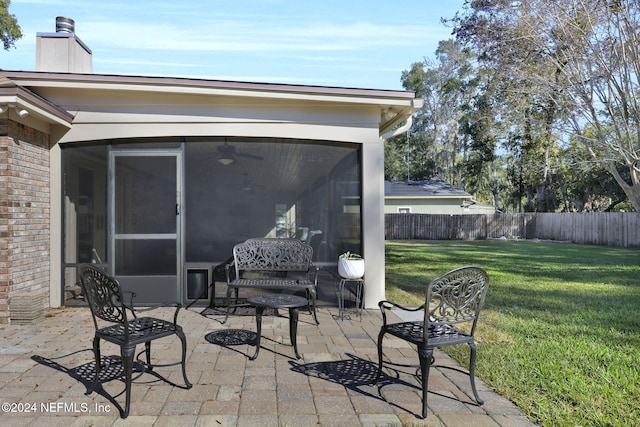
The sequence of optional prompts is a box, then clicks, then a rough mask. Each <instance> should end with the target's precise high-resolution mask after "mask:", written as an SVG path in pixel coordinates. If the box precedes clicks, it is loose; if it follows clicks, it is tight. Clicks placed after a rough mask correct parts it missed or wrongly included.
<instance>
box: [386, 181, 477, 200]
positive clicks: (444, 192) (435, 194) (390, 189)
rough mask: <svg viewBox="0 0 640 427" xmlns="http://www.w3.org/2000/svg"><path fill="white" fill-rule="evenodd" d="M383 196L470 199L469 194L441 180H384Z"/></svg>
mask: <svg viewBox="0 0 640 427" xmlns="http://www.w3.org/2000/svg"><path fill="white" fill-rule="evenodd" d="M384 196H385V198H402V199H407V198H438V199H443V198H454V199H471V194H469V193H467V192H466V191H463V190H460V189H459V188H456V187H454V186H453V185H451V184H449V183H448V182H446V181H443V180H429V181H385V182H384Z"/></svg>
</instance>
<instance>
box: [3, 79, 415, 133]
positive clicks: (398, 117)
mask: <svg viewBox="0 0 640 427" xmlns="http://www.w3.org/2000/svg"><path fill="white" fill-rule="evenodd" d="M0 76H2V78H3V82H11V83H12V84H13V85H15V86H18V87H25V88H29V89H30V90H31V91H33V92H37V93H40V92H43V91H46V90H50V89H54V88H57V89H59V90H83V91H85V92H87V91H90V90H103V91H104V90H108V91H113V92H120V93H122V92H123V91H128V92H138V93H161V94H165V95H169V94H183V95H192V96H202V95H204V96H206V95H222V96H227V97H231V98H233V97H244V98H247V99H255V100H256V101H257V100H263V101H264V100H276V99H277V100H288V101H293V102H295V101H302V100H305V101H313V102H324V103H333V104H334V105H340V104H342V105H349V104H351V105H360V106H371V105H375V106H377V107H379V108H380V122H379V132H380V135H382V134H384V133H386V132H387V131H389V130H390V129H392V128H394V127H395V126H397V125H398V124H400V123H402V122H404V121H405V120H406V119H407V117H409V116H411V114H413V112H414V111H416V110H418V109H419V108H420V107H422V103H423V100H422V99H418V98H415V93H414V92H410V91H404V90H403V91H400V90H380V89H356V88H343V87H327V86H305V85H291V84H279V83H251V82H238V81H223V80H207V79H195V78H177V77H149V76H126V75H104V74H77V73H59V72H42V71H10V70H2V69H0ZM87 93H88V92H87Z"/></svg>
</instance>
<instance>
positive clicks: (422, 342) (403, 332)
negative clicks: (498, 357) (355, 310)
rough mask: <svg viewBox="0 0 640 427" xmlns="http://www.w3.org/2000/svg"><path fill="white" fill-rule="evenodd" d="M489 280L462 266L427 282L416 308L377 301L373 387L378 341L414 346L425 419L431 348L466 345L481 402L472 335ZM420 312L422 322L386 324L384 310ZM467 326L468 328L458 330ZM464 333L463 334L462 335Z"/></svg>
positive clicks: (380, 366) (379, 347)
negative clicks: (387, 338)
mask: <svg viewBox="0 0 640 427" xmlns="http://www.w3.org/2000/svg"><path fill="white" fill-rule="evenodd" d="M488 286H489V278H488V276H487V273H486V272H485V271H484V270H483V269H482V268H480V267H473V266H465V267H459V268H456V269H454V270H451V271H449V272H447V273H445V274H443V275H441V276H438V277H436V278H435V279H433V280H431V282H429V285H428V286H427V296H426V300H425V303H424V304H423V305H421V306H420V307H417V308H407V307H404V306H402V305H399V304H396V303H394V302H391V301H380V302H379V303H378V306H379V307H380V310H381V311H382V320H383V324H382V328H381V329H380V333H379V334H378V374H377V376H376V380H375V384H377V383H378V381H379V380H380V377H381V375H382V339H383V338H384V335H385V334H387V333H388V334H391V335H393V336H395V337H398V338H400V339H403V340H405V341H408V342H410V343H412V344H415V345H416V346H417V347H418V357H419V361H420V374H421V380H422V417H423V418H425V417H426V416H427V389H428V382H429V368H430V367H431V365H432V364H433V363H434V357H433V350H434V349H435V348H439V347H444V346H449V345H456V344H468V345H469V347H470V353H471V354H470V360H469V377H470V380H471V389H472V391H473V395H474V397H475V400H476V402H478V404H479V405H482V404H483V403H484V402H483V400H482V399H480V397H479V396H478V391H477V390H476V383H475V364H476V343H475V341H474V332H475V329H476V324H477V322H478V316H479V314H480V309H481V308H482V305H483V303H484V299H485V295H486V293H487V288H488ZM394 308H395V309H401V310H405V311H413V312H417V311H423V312H424V314H423V320H420V321H412V322H399V323H387V313H386V311H387V310H391V309H394ZM462 323H468V324H469V328H464V329H465V330H464V331H463V329H462V328H461V327H460V324H462ZM465 331H466V332H465Z"/></svg>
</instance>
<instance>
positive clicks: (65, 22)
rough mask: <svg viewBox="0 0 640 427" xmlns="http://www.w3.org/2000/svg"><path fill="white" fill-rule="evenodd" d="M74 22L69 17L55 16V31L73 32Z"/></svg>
mask: <svg viewBox="0 0 640 427" xmlns="http://www.w3.org/2000/svg"><path fill="white" fill-rule="evenodd" d="M75 27H76V24H75V22H74V21H73V19H71V18H65V17H64V16H58V17H56V33H71V34H73V33H75V30H76V28H75Z"/></svg>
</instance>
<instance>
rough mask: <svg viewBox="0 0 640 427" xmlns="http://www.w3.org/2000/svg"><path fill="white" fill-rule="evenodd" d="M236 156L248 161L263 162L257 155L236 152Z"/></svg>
mask: <svg viewBox="0 0 640 427" xmlns="http://www.w3.org/2000/svg"><path fill="white" fill-rule="evenodd" d="M236 156H242V157H247V158H249V159H255V160H264V157H262V156H258V155H257V154H248V153H238V152H237V151H236Z"/></svg>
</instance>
